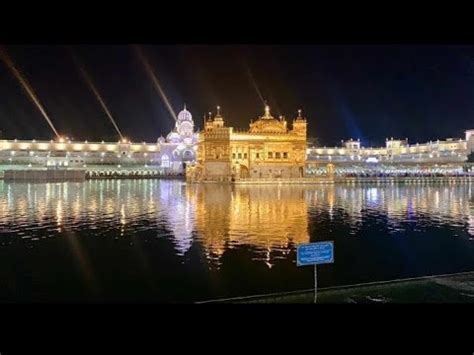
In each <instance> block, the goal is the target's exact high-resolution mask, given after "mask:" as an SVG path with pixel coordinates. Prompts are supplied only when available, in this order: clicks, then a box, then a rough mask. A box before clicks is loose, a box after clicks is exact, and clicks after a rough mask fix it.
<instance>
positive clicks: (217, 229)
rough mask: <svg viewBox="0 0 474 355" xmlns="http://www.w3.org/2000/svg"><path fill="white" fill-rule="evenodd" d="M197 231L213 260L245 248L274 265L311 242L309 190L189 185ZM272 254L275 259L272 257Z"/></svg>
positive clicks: (256, 258)
mask: <svg viewBox="0 0 474 355" xmlns="http://www.w3.org/2000/svg"><path fill="white" fill-rule="evenodd" d="M187 190H188V192H189V194H188V195H189V198H190V203H192V204H193V205H195V206H196V212H195V228H196V231H197V234H198V236H199V239H200V243H201V244H202V245H203V246H204V249H205V251H206V255H207V256H208V257H209V258H210V259H211V260H216V259H217V260H218V259H219V257H220V256H222V254H223V253H224V252H225V251H226V250H228V249H232V248H235V247H237V246H241V245H247V246H249V247H252V248H255V249H256V255H255V257H254V259H255V260H262V261H264V262H265V263H266V264H267V265H268V266H269V267H271V266H272V261H271V259H272V258H281V257H282V255H286V254H287V253H288V251H289V249H291V248H292V246H294V245H295V244H299V243H305V242H308V241H309V235H308V213H307V210H308V206H307V203H306V198H305V193H306V191H305V190H303V189H301V188H288V187H276V186H253V187H244V186H235V187H231V186H227V185H190V186H189V187H188V189H187ZM271 253H273V256H272V258H271V256H270V254H271Z"/></svg>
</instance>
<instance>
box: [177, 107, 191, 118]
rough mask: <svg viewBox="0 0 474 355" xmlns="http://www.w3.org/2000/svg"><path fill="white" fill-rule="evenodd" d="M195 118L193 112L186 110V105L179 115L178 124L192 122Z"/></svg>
mask: <svg viewBox="0 0 474 355" xmlns="http://www.w3.org/2000/svg"><path fill="white" fill-rule="evenodd" d="M192 120H193V116H192V115H191V112H189V111H188V110H186V105H184V108H183V110H182V111H181V112H180V113H178V122H183V121H192Z"/></svg>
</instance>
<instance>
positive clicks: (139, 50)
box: [133, 45, 178, 121]
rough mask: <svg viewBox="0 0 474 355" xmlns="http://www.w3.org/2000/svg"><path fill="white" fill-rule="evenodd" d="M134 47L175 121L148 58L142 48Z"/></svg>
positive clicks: (171, 109) (174, 115)
mask: <svg viewBox="0 0 474 355" xmlns="http://www.w3.org/2000/svg"><path fill="white" fill-rule="evenodd" d="M133 47H134V49H135V52H136V53H137V56H138V58H139V59H140V62H141V63H142V64H143V67H144V68H145V71H146V73H147V74H148V76H149V77H150V79H151V81H152V82H153V85H154V86H155V89H156V90H157V91H158V93H159V94H160V96H161V99H162V100H163V102H164V103H165V105H166V108H167V109H168V111H169V113H170V115H171V116H172V117H173V118H174V119H175V121H177V120H178V118H177V117H176V113H175V112H174V110H173V108H172V107H171V104H170V102H169V100H168V98H167V97H166V94H165V92H164V91H163V88H162V87H161V85H160V82H159V81H158V78H157V77H156V75H155V73H154V71H153V68H152V67H151V65H150V62H149V61H148V59H147V58H146V57H145V54H144V53H143V51H142V49H141V48H140V47H139V46H136V45H135V46H133Z"/></svg>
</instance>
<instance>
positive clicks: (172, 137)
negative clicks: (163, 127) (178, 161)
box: [166, 131, 181, 143]
mask: <svg viewBox="0 0 474 355" xmlns="http://www.w3.org/2000/svg"><path fill="white" fill-rule="evenodd" d="M166 140H167V141H168V142H171V143H177V142H179V141H180V140H181V136H180V135H179V134H178V132H176V131H172V132H170V134H168V136H167V137H166Z"/></svg>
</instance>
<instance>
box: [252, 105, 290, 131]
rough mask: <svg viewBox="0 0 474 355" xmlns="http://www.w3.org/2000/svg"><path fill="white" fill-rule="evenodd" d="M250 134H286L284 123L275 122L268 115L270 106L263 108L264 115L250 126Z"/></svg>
mask: <svg viewBox="0 0 474 355" xmlns="http://www.w3.org/2000/svg"><path fill="white" fill-rule="evenodd" d="M249 132H250V133H286V132H287V128H286V121H284V120H277V119H276V118H274V117H273V116H272V115H271V114H270V106H268V105H266V106H265V114H264V115H263V116H261V117H259V118H258V119H257V120H256V121H255V122H252V123H251V124H250V130H249Z"/></svg>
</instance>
